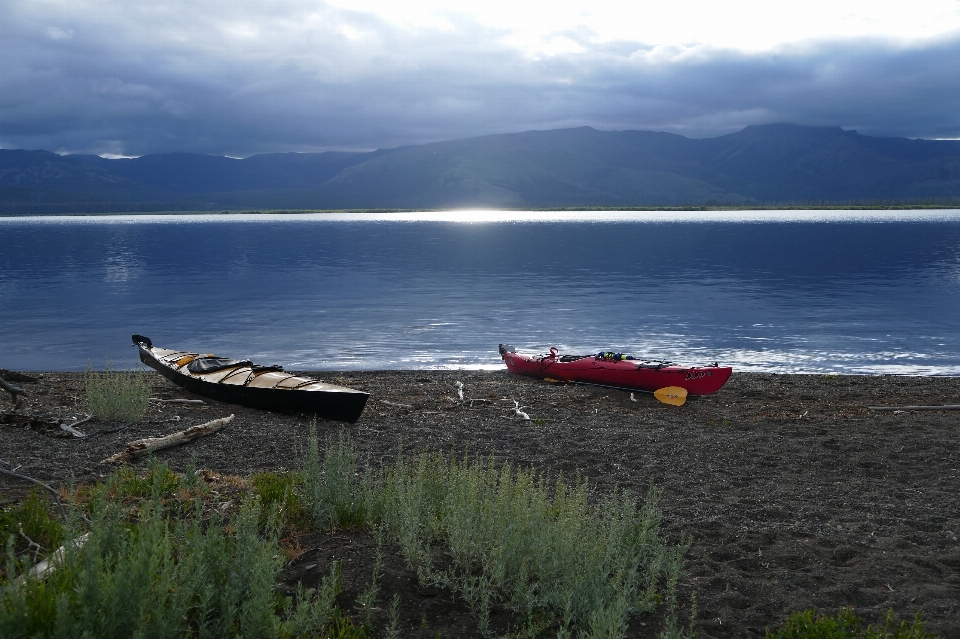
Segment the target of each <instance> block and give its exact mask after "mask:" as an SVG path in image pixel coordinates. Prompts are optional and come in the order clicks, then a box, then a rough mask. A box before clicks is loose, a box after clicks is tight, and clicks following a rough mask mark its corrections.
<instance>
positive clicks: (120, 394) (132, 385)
mask: <svg viewBox="0 0 960 639" xmlns="http://www.w3.org/2000/svg"><path fill="white" fill-rule="evenodd" d="M86 387H87V403H88V405H89V406H90V412H91V413H93V415H94V416H95V417H96V418H97V419H101V420H103V421H113V422H132V421H137V420H138V419H140V418H141V417H143V415H144V414H145V413H146V412H147V406H148V405H149V402H150V392H151V381H150V376H149V375H148V374H147V372H146V371H144V370H136V371H133V372H130V371H112V370H110V364H109V362H107V363H105V364H104V367H103V370H102V371H96V370H94V369H93V366H92V365H91V364H89V363H88V364H87V372H86Z"/></svg>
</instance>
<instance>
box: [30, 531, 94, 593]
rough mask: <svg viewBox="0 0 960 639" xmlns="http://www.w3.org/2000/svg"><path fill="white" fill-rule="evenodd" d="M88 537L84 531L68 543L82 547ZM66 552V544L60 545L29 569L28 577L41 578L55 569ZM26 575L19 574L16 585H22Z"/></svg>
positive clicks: (88, 534)
mask: <svg viewBox="0 0 960 639" xmlns="http://www.w3.org/2000/svg"><path fill="white" fill-rule="evenodd" d="M88 537H90V533H84V534H82V535H80V536H79V537H77V538H76V539H74V540H73V541H71V542H70V545H71V546H73V547H74V548H77V549H79V548H83V545H84V544H85V543H87V538H88ZM66 552H67V547H66V546H60V547H59V548H57V549H56V550H54V551H53V553H52V554H51V555H50V556H49V557H48V558H46V559H44V560H43V561H41V562H40V563H39V564H37V565H36V566H34V567H33V568H31V569H30V577H31V578H33V579H37V580H41V579H43V578H44V577H46V576H47V575H49V574H50V573H51V572H53V571H54V570H56V569H57V566H58V565H59V564H60V562H62V561H63V555H64V553H66ZM26 580H27V578H26V575H21V576H20V578H19V579H17V581H16V583H17V585H23V584H24V583H25V582H26Z"/></svg>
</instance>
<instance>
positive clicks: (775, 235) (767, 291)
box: [0, 211, 960, 374]
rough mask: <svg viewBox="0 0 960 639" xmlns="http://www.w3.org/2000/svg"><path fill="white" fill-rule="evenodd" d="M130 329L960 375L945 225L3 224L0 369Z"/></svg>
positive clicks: (351, 352) (542, 219)
mask: <svg viewBox="0 0 960 639" xmlns="http://www.w3.org/2000/svg"><path fill="white" fill-rule="evenodd" d="M134 332H137V333H142V334H144V335H148V336H150V337H151V338H152V339H153V341H154V343H155V344H157V345H160V346H171V347H176V348H183V349H191V350H199V351H205V352H215V353H217V354H222V355H229V356H243V357H250V358H252V359H254V360H255V361H258V362H261V363H280V364H284V365H285V366H287V367H288V368H293V369H328V370H345V369H395V368H436V367H450V368H457V367H495V366H498V365H499V361H500V360H499V357H498V355H497V351H496V349H497V344H498V343H499V342H509V343H511V344H514V345H515V346H517V347H520V348H521V349H529V350H543V349H546V348H548V347H550V346H558V347H559V348H560V349H561V351H566V352H578V353H589V352H596V351H599V350H606V349H615V350H620V351H624V352H630V353H634V354H639V355H644V356H647V357H656V358H667V359H671V360H675V361H680V362H683V363H707V362H711V361H719V362H721V363H725V364H731V365H733V366H734V367H735V369H738V370H755V371H778V372H857V373H912V374H920V373H924V374H931V373H932V374H960V211H936V212H923V213H921V212H893V213H887V212H838V211H822V212H816V211H793V212H790V211H787V212H784V211H778V212H732V213H717V212H711V213H667V214H664V213H596V214H594V213H566V214H564V213H523V212H521V213H513V212H511V213H490V212H470V213H466V212H455V213H430V214H391V215H365V214H353V215H347V214H344V215H289V216H276V215H245V216H216V215H211V216H125V217H69V218H65V217H63V218H0V367H3V368H9V369H21V370H81V369H83V368H84V367H85V366H86V363H87V361H88V360H92V361H93V363H94V364H95V365H97V366H98V367H99V366H102V364H103V362H104V359H105V358H109V359H110V360H111V362H112V363H114V364H115V365H119V366H122V365H123V362H124V359H125V358H126V361H127V363H128V364H132V362H133V360H134V358H135V351H134V349H132V348H131V347H129V346H128V345H129V343H130V334H131V333H134Z"/></svg>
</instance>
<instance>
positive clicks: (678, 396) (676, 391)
mask: <svg viewBox="0 0 960 639" xmlns="http://www.w3.org/2000/svg"><path fill="white" fill-rule="evenodd" d="M543 381H545V382H550V383H553V384H580V385H582V386H599V387H600V388H612V389H614V390H622V391H630V392H632V393H653V396H654V397H656V398H657V399H658V400H660V401H661V402H663V403H664V404H670V405H671V406H683V405H684V404H685V403H686V401H687V389H686V388H681V387H680V386H665V387H663V388H658V389H657V390H655V391H645V390H639V389H636V388H624V387H622V386H608V385H607V384H591V383H590V382H574V381H569V380H566V379H555V378H553V377H544V378H543Z"/></svg>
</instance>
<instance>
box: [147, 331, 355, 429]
mask: <svg viewBox="0 0 960 639" xmlns="http://www.w3.org/2000/svg"><path fill="white" fill-rule="evenodd" d="M133 343H134V345H136V346H137V348H138V349H139V351H140V361H142V362H143V363H144V364H146V365H147V366H149V367H150V368H153V369H155V370H156V371H157V372H158V373H160V374H161V375H163V376H164V377H166V378H167V379H169V380H170V381H171V382H173V383H174V384H177V385H178V386H182V387H183V388H185V389H187V390H188V391H190V392H193V393H197V394H198V395H204V396H205V397H209V398H211V399H216V400H218V401H221V402H227V403H230V404H240V405H242V406H250V407H251V408H260V409H263V410H272V411H279V412H285V413H306V414H308V415H316V416H317V417H320V418H323V419H333V420H336V421H341V422H349V423H351V424H352V423H354V422H356V421H357V420H358V419H360V414H361V413H362V412H363V407H364V406H365V405H366V403H367V398H368V397H369V396H370V395H369V394H368V393H364V392H363V391H358V390H356V389H353V388H346V387H345V386H335V385H334V384H327V383H326V382H321V381H318V380H315V379H310V378H309V377H300V376H298V375H291V374H290V373H285V372H283V368H282V367H280V366H257V365H256V364H254V363H253V362H251V361H249V360H235V359H229V358H226V357H217V356H216V355H210V354H207V355H203V354H200V353H190V352H187V351H177V350H171V349H168V348H158V347H155V346H154V345H153V342H152V341H150V338H149V337H144V336H143V335H134V336H133Z"/></svg>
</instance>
